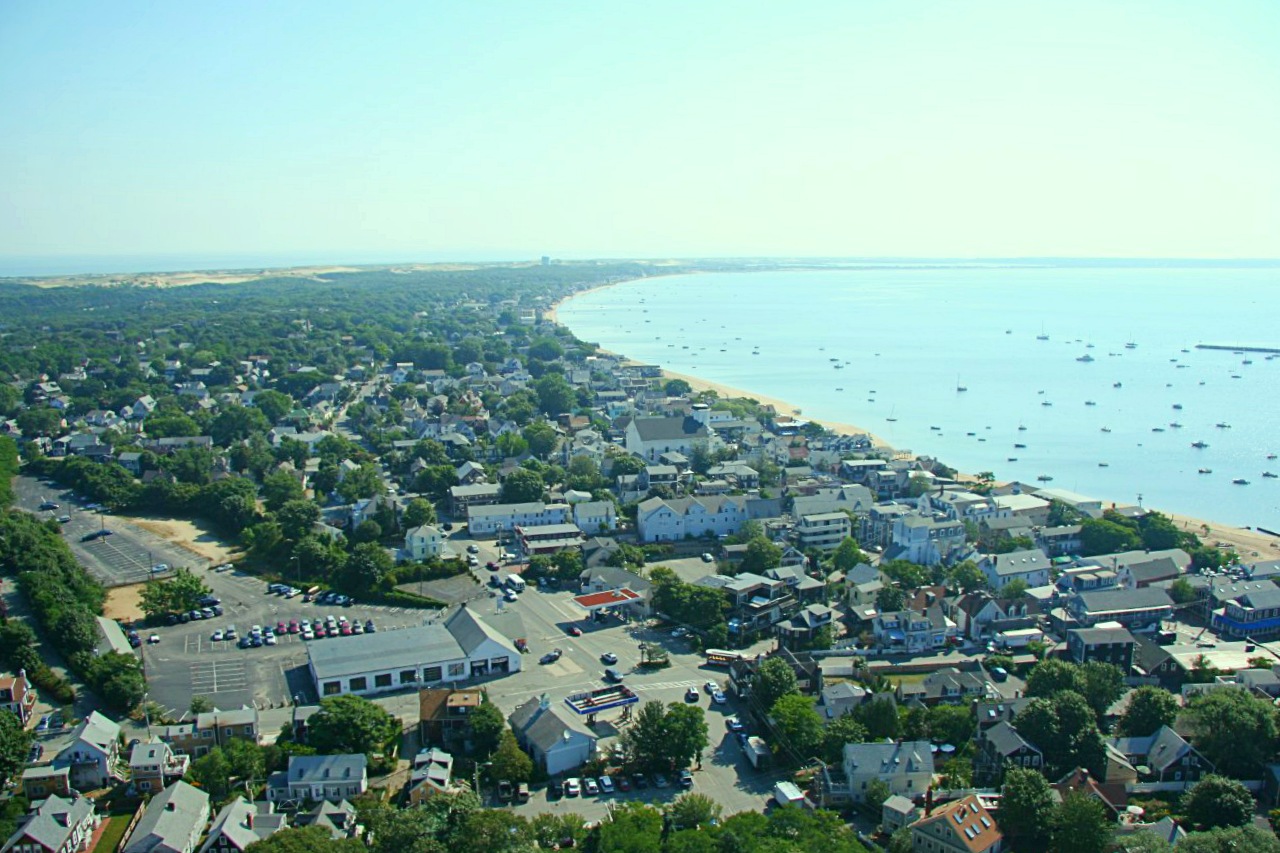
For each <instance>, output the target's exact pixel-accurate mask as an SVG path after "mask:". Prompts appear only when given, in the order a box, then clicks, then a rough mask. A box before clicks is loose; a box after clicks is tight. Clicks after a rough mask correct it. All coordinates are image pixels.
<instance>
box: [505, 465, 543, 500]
mask: <svg viewBox="0 0 1280 853" xmlns="http://www.w3.org/2000/svg"><path fill="white" fill-rule="evenodd" d="M545 490H546V484H545V483H544V482H543V481H542V477H541V475H539V474H538V472H536V471H530V470H529V469H527V468H517V469H516V470H514V471H512V472H511V473H510V474H508V475H507V477H506V479H505V480H503V481H502V502H503V503H511V504H522V503H533V502H534V501H540V500H542V493H543V492H544V491H545Z"/></svg>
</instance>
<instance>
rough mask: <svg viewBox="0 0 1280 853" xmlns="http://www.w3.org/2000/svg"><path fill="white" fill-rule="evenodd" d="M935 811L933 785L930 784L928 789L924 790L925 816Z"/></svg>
mask: <svg viewBox="0 0 1280 853" xmlns="http://www.w3.org/2000/svg"><path fill="white" fill-rule="evenodd" d="M932 812H933V786H932V785H930V786H929V788H928V790H926V791H925V792H924V816H925V817H928V816H929V815H930V814H931V813H932Z"/></svg>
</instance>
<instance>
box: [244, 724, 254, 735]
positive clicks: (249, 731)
mask: <svg viewBox="0 0 1280 853" xmlns="http://www.w3.org/2000/svg"><path fill="white" fill-rule="evenodd" d="M244 733H245V734H247V735H249V736H250V737H253V726H245V727H244Z"/></svg>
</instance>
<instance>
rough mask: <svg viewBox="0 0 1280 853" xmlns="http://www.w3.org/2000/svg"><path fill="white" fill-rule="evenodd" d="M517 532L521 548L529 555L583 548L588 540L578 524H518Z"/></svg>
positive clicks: (557, 552)
mask: <svg viewBox="0 0 1280 853" xmlns="http://www.w3.org/2000/svg"><path fill="white" fill-rule="evenodd" d="M515 534H516V541H518V542H519V543H520V550H521V551H522V552H523V553H524V554H525V555H526V556H529V557H533V556H538V555H543V556H546V555H549V554H559V553H560V552H561V551H566V550H569V549H573V548H581V547H582V543H583V542H585V541H586V540H587V537H586V536H584V535H583V533H582V530H580V529H579V528H578V525H576V524H537V525H523V524H518V525H516V528H515Z"/></svg>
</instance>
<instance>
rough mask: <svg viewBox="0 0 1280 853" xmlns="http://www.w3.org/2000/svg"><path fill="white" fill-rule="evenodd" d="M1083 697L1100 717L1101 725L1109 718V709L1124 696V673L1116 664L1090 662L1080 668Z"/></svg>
mask: <svg viewBox="0 0 1280 853" xmlns="http://www.w3.org/2000/svg"><path fill="white" fill-rule="evenodd" d="M1080 676H1081V679H1082V681H1083V686H1084V690H1083V695H1084V698H1085V699H1086V700H1088V702H1089V707H1091V708H1093V712H1094V714H1096V715H1097V717H1098V723H1099V725H1101V724H1102V721H1103V720H1104V719H1105V718H1106V716H1107V709H1108V708H1110V707H1111V706H1112V705H1114V704H1115V703H1116V702H1117V701H1119V699H1120V697H1121V696H1123V695H1124V691H1125V684H1124V672H1122V671H1121V669H1120V667H1118V666H1116V665H1115V664H1110V663H1103V662H1102V661H1088V662H1087V663H1085V664H1083V665H1082V666H1081V667H1080Z"/></svg>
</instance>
